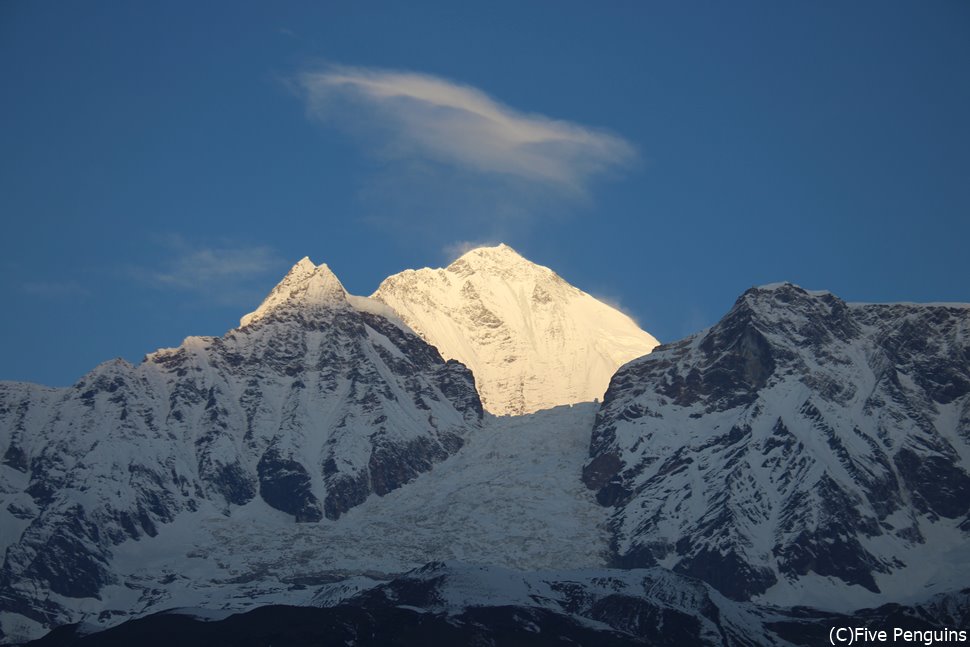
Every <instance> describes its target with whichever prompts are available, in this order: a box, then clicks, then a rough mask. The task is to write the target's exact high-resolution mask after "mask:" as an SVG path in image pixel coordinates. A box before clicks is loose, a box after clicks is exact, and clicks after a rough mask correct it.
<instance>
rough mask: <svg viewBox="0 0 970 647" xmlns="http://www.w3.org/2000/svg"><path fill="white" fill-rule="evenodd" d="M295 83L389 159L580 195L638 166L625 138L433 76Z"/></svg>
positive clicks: (339, 77) (354, 74)
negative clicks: (599, 180)
mask: <svg viewBox="0 0 970 647" xmlns="http://www.w3.org/2000/svg"><path fill="white" fill-rule="evenodd" d="M297 80H298V84H299V86H300V88H301V89H302V90H303V92H304V95H305V98H306V101H307V109H308V113H309V114H310V116H311V117H313V118H315V119H318V120H320V121H323V122H325V123H330V124H333V125H336V126H338V127H346V128H348V129H350V130H351V131H353V132H355V133H357V134H360V135H363V136H364V137H365V138H369V139H370V140H371V143H372V145H373V146H374V148H375V149H376V150H375V152H378V153H380V154H382V155H384V156H386V157H391V158H400V159H408V158H410V159H415V158H418V159H426V160H430V161H433V162H437V163H440V164H445V165H450V166H454V167H458V168H462V169H464V170H468V171H473V172H477V173H483V174H497V175H504V176H512V177H515V178H518V179H522V180H526V181H529V182H533V183H538V184H542V185H546V186H547V187H550V188H554V189H555V190H556V191H557V192H559V193H564V194H570V193H572V194H578V195H584V194H585V193H586V190H587V186H588V184H589V182H590V180H591V178H593V177H595V176H597V175H601V174H603V173H605V172H608V171H611V170H618V169H622V168H624V167H626V166H628V165H629V164H631V163H632V162H633V161H635V160H636V158H637V154H636V150H635V149H634V147H633V146H632V145H631V144H630V143H629V142H627V141H626V140H624V139H622V138H620V137H617V136H615V135H612V134H609V133H607V132H604V131H602V130H598V129H593V128H588V127H585V126H581V125H579V124H574V123H570V122H567V121H562V120H556V119H551V118H549V117H545V116H543V115H538V114H525V113H522V112H519V111H517V110H515V109H513V108H511V107H509V106H506V105H503V104H502V103H500V102H498V101H496V100H495V99H492V98H491V97H489V96H488V95H487V94H485V93H484V92H482V91H480V90H478V89H475V88H472V87H470V86H466V85H459V84H456V83H452V82H450V81H447V80H444V79H441V78H438V77H434V76H430V75H425V74H417V73H412V72H399V71H390V70H380V69H369V68H358V67H330V68H328V69H326V70H324V71H322V72H307V73H304V74H302V75H300V76H299V77H298V79H297ZM375 136H377V137H375Z"/></svg>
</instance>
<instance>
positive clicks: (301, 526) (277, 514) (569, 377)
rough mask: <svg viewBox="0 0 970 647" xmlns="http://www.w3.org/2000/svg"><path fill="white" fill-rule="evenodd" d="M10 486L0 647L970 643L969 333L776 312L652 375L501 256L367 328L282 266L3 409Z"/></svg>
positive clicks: (615, 325)
mask: <svg viewBox="0 0 970 647" xmlns="http://www.w3.org/2000/svg"><path fill="white" fill-rule="evenodd" d="M600 401H601V402H600ZM0 455H2V465H0V544H2V547H3V550H4V559H3V565H2V570H0V632H2V633H0V638H2V640H3V641H4V642H6V643H17V642H23V641H26V640H31V639H36V638H40V637H41V636H43V635H44V634H45V633H46V632H47V631H48V630H50V629H51V628H55V627H61V628H60V629H58V630H56V631H55V632H53V633H51V634H50V635H49V636H47V638H45V639H44V641H46V642H41V643H38V644H63V645H67V644H102V643H101V642H99V641H102V640H103V641H105V642H104V644H117V642H116V643H110V641H111V640H118V639H116V638H111V636H117V635H130V636H134V635H138V634H137V632H138V631H147V633H146V634H145V635H150V634H151V633H152V632H156V633H157V628H158V627H159V626H160V625H164V626H166V627H170V628H171V627H173V626H176V625H177V626H178V627H179V629H178V631H179V632H183V633H181V634H178V635H181V636H182V638H181V639H180V640H181V642H186V643H187V644H193V643H192V641H193V640H197V641H202V642H201V643H200V644H203V643H204V641H205V637H204V636H205V632H206V631H210V632H211V631H216V630H217V629H214V628H216V627H221V629H218V630H219V631H225V632H232V631H239V630H240V627H243V628H245V627H249V629H245V630H244V634H246V633H247V632H249V633H248V635H250V636H255V635H256V634H251V628H252V626H253V622H255V621H253V620H252V619H253V618H256V617H262V618H263V622H264V623H265V622H267V621H268V620H267V618H291V617H292V618H296V617H297V616H295V615H293V614H300V613H304V612H305V613H308V614H311V615H305V616H299V617H303V618H306V619H307V620H306V621H307V622H311V619H312V623H316V624H317V625H318V626H322V627H330V628H331V629H330V631H331V632H332V635H333V636H337V635H342V634H341V633H340V632H341V631H349V629H347V627H351V626H352V627H357V628H358V629H361V628H366V627H369V628H370V629H369V630H372V633H373V631H378V630H387V627H388V626H398V627H401V628H402V631H404V632H405V634H406V635H411V636H412V637H413V641H414V642H415V643H416V642H426V641H427V640H429V637H433V636H439V637H440V636H446V637H447V636H450V637H451V639H453V640H457V641H459V642H467V641H468V640H471V639H472V638H474V639H476V640H478V639H481V640H484V641H488V640H491V641H498V643H499V644H504V643H503V641H504V642H510V641H511V642H516V641H518V642H533V643H536V644H540V641H539V639H538V638H537V636H538V635H540V634H542V635H543V636H544V638H543V640H546V639H549V640H551V638H550V637H554V636H559V637H564V638H569V639H571V640H576V641H578V642H580V643H581V644H590V643H596V644H643V643H649V644H668V643H669V644H674V643H678V644H682V643H683V642H685V641H686V642H694V643H703V644H818V641H819V640H824V639H825V637H826V636H825V633H824V632H825V631H827V628H826V627H827V626H828V625H829V624H831V623H833V622H836V621H842V620H846V619H848V618H855V619H857V620H858V621H859V622H863V623H868V624H876V625H878V624H880V623H882V624H885V623H888V622H895V623H897V624H899V625H900V626H903V625H905V626H907V627H911V628H913V629H914V630H923V629H932V628H947V627H948V628H950V629H954V630H965V629H967V628H970V627H968V623H970V589H968V588H967V587H968V585H970V572H968V568H967V564H970V541H968V540H970V476H968V471H970V306H967V305H961V304H936V305H914V304H885V305H882V304H852V303H846V302H844V301H842V300H840V299H839V298H838V297H836V296H834V295H832V294H830V293H827V292H809V291H806V290H803V289H802V288H799V287H797V286H794V285H792V284H788V283H784V284H777V285H771V286H764V287H761V288H752V289H750V290H748V291H746V292H745V293H744V294H743V295H742V296H741V297H740V298H739V299H738V301H737V302H736V304H735V306H734V307H733V308H732V309H731V311H730V312H729V313H727V314H726V315H725V316H724V318H722V319H721V321H719V322H718V323H717V324H715V325H714V326H713V327H711V328H710V329H708V330H705V331H702V332H700V333H697V334H696V335H693V336H691V337H688V338H687V339H684V340H681V341H677V342H674V343H671V344H664V345H658V344H657V341H656V339H654V338H653V337H652V336H651V335H649V334H648V333H646V332H644V331H642V330H640V328H639V327H638V326H637V325H636V323H635V322H633V320H631V319H630V318H629V317H627V316H626V315H624V314H622V313H620V312H619V311H617V310H615V309H614V308H612V307H610V306H608V305H606V304H604V303H601V302H599V301H598V300H596V299H595V298H593V297H591V296H590V295H588V294H586V293H584V292H582V291H581V290H579V289H577V288H575V287H573V286H570V285H569V284H568V283H566V282H565V281H564V280H563V279H562V278H561V277H559V276H558V275H556V274H555V273H554V272H553V271H552V270H549V269H548V268H544V267H541V266H538V265H535V264H533V263H531V262H530V261H528V260H526V259H524V258H523V257H522V256H520V255H519V254H517V253H516V252H515V251H514V250H512V249H511V248H509V247H508V246H505V245H500V246H498V247H491V248H479V249H476V250H472V251H470V252H468V253H466V254H465V255H463V256H462V257H461V258H459V259H458V260H456V261H455V262H454V263H452V264H451V265H449V266H448V267H447V268H444V269H436V270H432V269H423V270H416V271H413V270H407V271H405V272H402V273H400V274H397V275H394V276H392V277H389V278H388V279H386V280H385V281H384V282H383V283H381V285H380V287H379V288H378V290H377V291H376V292H375V293H374V294H373V295H372V296H371V297H369V298H368V297H358V296H353V295H350V294H348V293H347V292H346V290H344V288H343V286H342V285H341V283H340V281H339V280H338V279H337V277H336V276H334V274H333V273H332V272H331V271H330V269H329V268H328V267H327V266H326V265H319V266H317V265H315V264H314V263H312V262H311V261H309V260H308V259H303V260H301V261H300V262H299V263H297V264H296V265H295V266H294V267H293V268H292V269H291V270H290V272H289V273H288V274H287V275H286V276H285V277H284V278H283V280H282V281H281V282H280V283H279V284H278V285H277V286H276V287H275V288H274V289H273V291H272V292H271V293H270V294H269V295H268V296H267V297H266V299H265V300H264V301H263V303H262V304H261V305H260V306H259V308H258V309H257V310H255V311H254V312H252V313H250V314H248V315H246V316H244V317H243V318H242V320H241V322H240V326H239V327H238V328H235V329H233V330H231V331H229V332H227V333H226V334H225V335H223V336H222V337H190V338H188V339H186V340H185V341H184V342H183V343H182V345H180V346H179V347H178V348H175V349H165V350H160V351H157V352H155V353H152V354H150V355H148V356H147V357H145V359H144V360H143V361H142V362H141V363H140V364H138V365H136V366H133V365H131V364H129V363H127V362H125V361H123V360H113V361H110V362H106V363H104V364H102V365H100V366H98V367H97V368H95V369H94V370H93V371H91V372H90V373H89V374H87V375H85V376H84V377H83V378H81V380H79V381H78V383H76V384H75V385H73V386H71V387H68V388H63V389H53V388H48V387H43V386H39V385H33V384H24V383H10V382H5V383H0ZM280 605H289V606H280ZM294 608H295V609H296V610H294ZM172 609H177V611H175V612H172V611H171V610H172ZM301 609H302V611H301ZM863 609H868V610H863ZM241 611H248V613H246V614H245V615H242V616H238V615H237V616H233V615H231V614H232V613H235V612H241ZM253 613H256V614H262V615H260V616H253V615H250V614H253ZM313 614H316V615H313ZM139 618H140V619H139ZM247 618H248V619H247ZM846 621H847V620H846ZM294 622H295V621H294ZM146 623H147V624H146ZM173 623H174V624H173ZM257 624H258V623H257ZM111 627H114V628H111ZM382 627H383V629H381V628H382ZM143 628H150V629H143ZM119 631H120V632H122V633H121V634H117V633H112V632H119ZM354 631H356V630H354ZM361 631H363V629H361ZM125 632H135V633H134V634H125ZM200 632H201V633H200ZM407 632H410V633H407ZM449 632H452V633H449ZM503 632H504V633H503ZM543 632H545V633H544V634H543ZM820 632H821V633H820ZM352 633H353V632H352ZM365 633H366V632H365ZM173 635H175V634H173ZM226 635H228V634H226ZM354 635H355V636H357V634H356V633H354ZM361 635H363V634H361ZM368 635H371V634H368ZM373 635H376V634H373ZM402 635H404V634H402ZM820 636H821V638H820ZM358 638H360V636H357V638H353V639H354V640H357V639H358ZM350 639H351V638H348V640H350ZM128 640H134V639H133V638H129V639H128ZM254 640H255V638H254ZM294 640H295V639H294ZM52 641H53V642H52ZM57 641H60V642H57ZM665 641H666V642H665ZM678 641H680V642H678ZM122 642H124V640H122ZM138 642H142V643H144V644H150V643H149V642H145V640H142V639H139V640H138ZM239 644H244V643H243V642H240V643H239ZM252 644H257V643H252ZM289 644H302V643H299V642H293V641H291V642H290V643H289ZM358 644H379V643H378V642H373V641H372V642H370V643H368V642H367V641H366V640H362V639H361V640H359V642H358ZM412 644H413V643H412Z"/></svg>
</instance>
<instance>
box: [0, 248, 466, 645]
mask: <svg viewBox="0 0 970 647" xmlns="http://www.w3.org/2000/svg"><path fill="white" fill-rule="evenodd" d="M481 418H482V408H481V404H480V401H479V398H478V395H477V393H476V391H475V388H474V381H473V378H472V375H471V373H470V372H469V371H468V370H467V369H466V368H465V367H464V366H462V365H461V364H459V363H457V362H454V361H449V362H445V361H444V360H443V359H442V358H441V356H440V355H439V354H438V352H437V351H436V350H435V349H434V348H433V347H432V346H430V345H428V344H427V343H425V342H424V341H423V340H421V339H420V338H419V337H417V336H416V335H414V334H413V333H412V332H411V331H410V330H409V329H407V327H406V326H404V325H403V324H401V323H400V322H399V321H397V320H396V318H395V317H394V316H393V314H392V313H389V312H388V311H387V308H386V307H385V306H383V305H381V304H379V303H376V302H372V301H370V300H368V299H364V298H358V297H351V296H349V295H347V293H346V292H345V291H344V289H343V286H342V285H341V284H340V282H339V281H338V280H337V278H336V277H335V276H334V275H333V273H332V272H331V271H330V270H329V269H328V268H327V266H326V265H320V266H315V265H314V264H313V263H311V262H310V261H309V260H308V259H303V260H302V261H300V262H299V263H297V264H296V265H295V266H294V267H293V269H292V270H290V272H289V274H287V276H286V277H285V278H284V279H283V281H282V282H281V283H280V284H279V285H277V286H276V288H275V289H274V290H273V291H272V293H271V294H270V295H269V296H268V297H267V298H266V300H265V301H264V302H263V304H262V305H261V306H260V307H259V309H258V310H256V311H255V312H254V313H252V314H249V315H247V316H246V317H244V318H243V320H242V323H241V325H240V327H239V328H237V329H235V330H232V331H230V332H228V333H226V334H225V335H224V336H222V337H218V338H212V337H190V338H188V339H186V340H185V341H184V342H183V344H182V345H181V346H179V347H178V348H174V349H167V350H160V351H158V352H155V353H152V354H150V355H149V356H147V357H146V358H145V359H144V361H143V362H142V363H141V364H139V365H138V366H132V365H130V364H128V363H127V362H124V361H121V360H116V361H111V362H107V363H105V364H102V365H101V366H99V367H97V368H96V369H94V370H93V371H92V372H91V373H89V374H88V375H86V376H84V377H83V378H82V379H81V380H80V381H79V382H78V383H77V384H75V385H74V386H73V387H70V388H65V389H48V388H44V387H38V386H35V385H28V384H16V383H2V384H0V448H2V451H3V459H2V467H0V495H2V507H0V528H2V530H0V540H2V548H3V550H4V560H3V567H2V571H0V622H2V631H3V633H4V634H6V635H7V637H8V639H9V637H11V636H25V635H33V634H36V632H37V631H39V630H42V629H43V627H44V626H49V625H51V624H57V623H61V622H65V621H69V620H72V619H75V618H76V617H77V615H78V613H81V612H83V611H84V610H86V609H96V608H98V607H99V600H100V598H101V597H102V595H103V592H104V589H105V587H107V586H110V585H113V584H120V582H119V581H118V576H117V567H118V565H117V563H116V557H117V555H116V553H117V552H118V551H120V550H121V549H122V548H123V546H122V545H123V544H131V543H132V542H135V543H136V544H137V542H139V541H144V542H146V543H151V542H150V541H149V540H150V538H152V537H154V536H157V535H158V534H159V532H160V531H161V530H162V529H163V528H164V527H165V526H166V525H168V524H171V523H172V522H174V521H176V519H178V518H183V519H184V518H186V515H188V516H189V518H194V519H196V520H197V519H198V518H202V517H204V516H205V515H206V514H208V515H216V516H224V515H228V516H232V515H233V514H237V513H238V512H239V510H242V509H248V508H246V506H247V505H249V507H252V505H257V507H258V508H259V509H260V510H262V511H263V512H262V514H263V515H264V516H268V517H272V516H273V514H275V515H279V516H280V517H282V518H284V519H286V520H287V521H288V522H289V523H290V524H292V523H293V522H294V521H296V522H320V521H321V520H324V519H328V520H333V519H337V518H339V517H340V516H341V515H343V514H345V513H346V512H347V511H348V510H351V509H352V508H354V507H355V506H358V505H360V504H361V503H363V502H364V501H366V500H367V499H368V497H370V496H371V495H374V494H376V495H378V496H383V495H386V494H387V493H389V492H391V491H392V490H395V489H397V488H399V487H401V486H402V485H403V484H405V483H406V482H408V481H410V480H412V479H414V478H415V477H416V476H418V475H419V474H421V473H422V472H426V471H428V470H429V469H431V467H432V466H433V465H434V464H435V463H438V462H440V461H442V460H443V459H445V458H447V457H448V456H451V455H452V454H454V453H455V452H456V451H457V450H458V449H459V448H460V447H461V446H462V445H463V444H464V442H465V440H466V438H467V437H468V436H469V435H470V434H471V433H472V432H474V431H475V430H477V429H478V428H480V426H481ZM250 504H252V505H250ZM196 513H198V515H202V516H201V517H198V516H196V517H193V515H195V514H196ZM190 523H191V522H190ZM122 552H123V551H122ZM134 552H135V554H136V555H137V554H138V550H137V548H136V549H135V550H134ZM183 557H184V555H183ZM136 559H137V558H136Z"/></svg>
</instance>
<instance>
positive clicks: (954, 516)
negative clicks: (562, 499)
mask: <svg viewBox="0 0 970 647" xmlns="http://www.w3.org/2000/svg"><path fill="white" fill-rule="evenodd" d="M968 471H970V306H966V305H932V306H920V305H906V304H897V305H864V304H847V303H845V302H843V301H841V300H840V299H838V298H837V297H835V296H833V295H832V294H829V293H819V292H815V293H810V292H806V291H805V290H803V289H801V288H799V287H796V286H794V285H791V284H780V285H773V286H767V287H764V288H758V289H751V290H749V291H747V292H746V293H745V294H744V295H743V296H741V298H739V299H738V301H737V303H736V304H735V306H734V308H733V309H732V310H731V311H730V312H729V313H728V314H727V315H726V316H725V317H724V318H723V319H722V320H721V321H720V322H719V323H718V324H717V325H715V326H714V327H712V328H711V329H709V330H707V331H704V332H701V333H699V334H697V335H694V336H693V337H689V338H687V339H685V340H683V341H680V342H677V343H674V344H670V345H666V346H661V347H659V348H658V349H656V350H655V351H654V352H653V353H652V354H651V355H649V356H647V357H644V358H642V359H639V360H636V361H634V362H631V363H629V364H627V365H626V366H624V367H623V368H622V369H620V370H619V371H618V372H617V374H616V376H615V377H614V378H613V380H612V382H611V384H610V388H609V390H608V392H607V394H606V398H605V401H604V403H603V406H602V409H601V411H600V412H599V414H598V416H597V421H596V426H595V429H594V432H593V437H592V442H591V447H590V459H589V461H588V462H587V464H586V466H585V468H584V480H585V482H586V483H587V485H588V486H589V487H590V488H592V489H594V490H595V491H596V492H597V497H598V499H599V501H600V502H601V503H602V504H603V505H606V506H611V507H612V508H613V517H612V521H611V526H612V529H613V532H614V540H613V541H614V552H615V557H614V559H615V563H617V564H621V565H625V566H646V565H651V564H654V563H659V564H661V565H664V566H667V567H669V568H672V569H673V570H675V571H677V572H682V573H685V574H689V575H693V576H696V577H699V578H701V579H704V580H706V581H708V582H710V583H711V584H713V585H714V586H715V587H717V588H718V589H720V590H721V591H722V592H724V593H725V594H727V595H729V596H732V597H734V598H736V599H748V598H751V597H752V596H754V597H756V598H757V599H761V600H768V601H770V602H772V603H776V604H808V605H815V606H818V607H822V608H830V609H841V610H844V609H848V608H855V607H859V606H863V605H869V604H876V603H879V602H882V601H888V600H893V601H906V600H910V599H920V598H925V597H927V596H928V595H929V594H931V593H934V592H937V591H950V590H955V589H958V588H961V587H964V586H966V585H967V583H968V582H970V516H968V512H970V476H968Z"/></svg>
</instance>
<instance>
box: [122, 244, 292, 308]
mask: <svg viewBox="0 0 970 647" xmlns="http://www.w3.org/2000/svg"><path fill="white" fill-rule="evenodd" d="M164 247H165V248H166V250H167V251H168V258H166V259H165V260H163V261H162V262H161V264H160V266H159V267H157V268H153V269H147V268H137V269H135V271H134V275H135V278H137V279H139V280H142V281H143V282H146V283H149V284H151V285H152V286H154V287H156V288H160V289H171V290H180V291H184V292H189V293H194V294H196V295H200V296H205V297H206V298H207V299H211V300H213V301H215V302H216V303H218V304H221V305H228V304H232V305H247V304H251V303H253V302H254V301H255V300H258V299H259V298H260V297H261V296H262V295H261V294H260V289H259V288H257V287H256V286H255V285H254V284H256V283H258V282H259V281H258V279H260V278H261V277H266V276H267V275H271V274H274V273H275V274H278V273H280V272H281V271H282V270H283V269H285V265H286V263H285V262H284V261H283V260H282V259H281V258H280V256H279V254H278V253H277V252H276V251H275V250H274V249H273V248H271V247H267V246H251V245H238V244H232V243H228V242H223V243H221V244H219V245H196V244H192V243H189V242H187V241H186V240H185V239H184V238H182V237H180V236H171V237H167V238H166V239H165V240H164Z"/></svg>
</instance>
